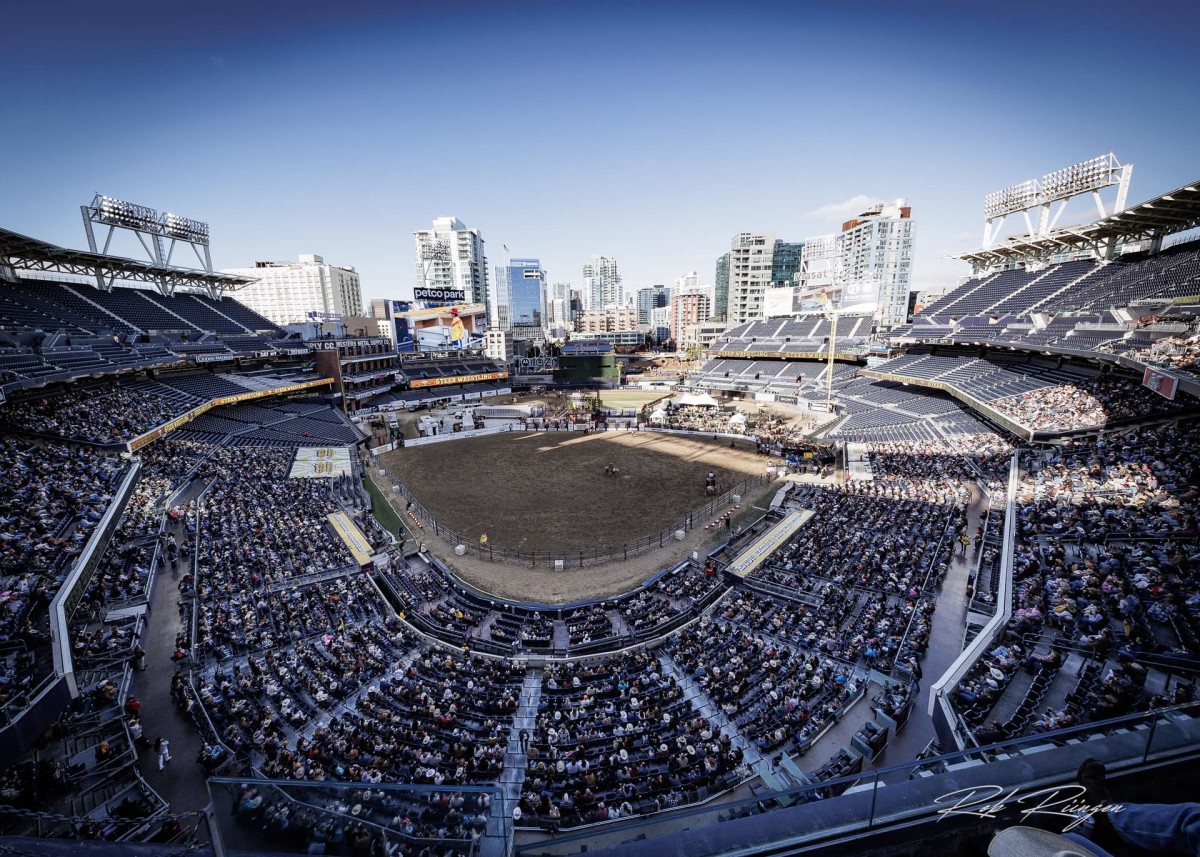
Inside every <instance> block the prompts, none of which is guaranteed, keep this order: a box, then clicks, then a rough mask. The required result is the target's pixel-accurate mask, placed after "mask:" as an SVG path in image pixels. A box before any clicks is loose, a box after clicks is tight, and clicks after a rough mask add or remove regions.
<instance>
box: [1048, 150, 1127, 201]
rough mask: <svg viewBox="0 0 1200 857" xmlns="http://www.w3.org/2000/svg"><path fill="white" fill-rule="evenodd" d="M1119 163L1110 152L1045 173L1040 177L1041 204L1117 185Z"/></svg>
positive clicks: (1119, 175)
mask: <svg viewBox="0 0 1200 857" xmlns="http://www.w3.org/2000/svg"><path fill="white" fill-rule="evenodd" d="M1120 180H1121V163H1120V162H1119V161H1118V160H1117V156H1116V155H1114V154H1113V153H1112V152H1109V153H1108V154H1107V155H1099V156H1098V157H1095V158H1089V159H1088V160H1086V161H1080V162H1079V163H1078V164H1072V165H1071V166H1069V167H1063V168H1062V169H1061V170H1055V171H1054V172H1052V173H1046V175H1044V176H1042V182H1041V183H1042V200H1041V201H1042V202H1043V203H1046V202H1053V201H1054V200H1057V199H1066V198H1068V197H1072V196H1075V195H1076V194H1080V193H1087V192H1088V191H1092V190H1100V188H1104V187H1108V186H1109V185H1114V184H1117V183H1118V182H1119V181H1120Z"/></svg>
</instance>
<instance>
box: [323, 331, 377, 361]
mask: <svg viewBox="0 0 1200 857" xmlns="http://www.w3.org/2000/svg"><path fill="white" fill-rule="evenodd" d="M386 341H387V340H386V339H384V337H382V336H380V337H378V338H376V339H316V340H313V341H312V342H310V343H309V346H310V347H311V348H312V350H313V351H337V350H338V349H339V348H370V347H372V346H375V345H379V344H380V343H382V342H386ZM380 356H381V357H382V356H384V355H380Z"/></svg>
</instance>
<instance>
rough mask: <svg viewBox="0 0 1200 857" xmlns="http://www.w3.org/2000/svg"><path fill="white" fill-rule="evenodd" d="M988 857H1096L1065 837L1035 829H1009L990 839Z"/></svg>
mask: <svg viewBox="0 0 1200 857" xmlns="http://www.w3.org/2000/svg"><path fill="white" fill-rule="evenodd" d="M987 853H988V854H989V855H990V857H1097V855H1099V854H1100V853H1102V852H1099V851H1093V850H1092V849H1091V848H1088V847H1086V846H1084V845H1080V844H1078V843H1077V842H1075V841H1074V840H1072V839H1067V838H1066V837H1065V836H1059V835H1058V834H1057V833H1050V832H1049V831H1046V830H1038V829H1037V828H1036V827H1022V826H1021V825H1017V826H1016V827H1010V828H1008V829H1007V830H1001V831H1000V832H999V833H997V834H996V835H995V836H994V837H992V841H991V844H989V845H988V851H987Z"/></svg>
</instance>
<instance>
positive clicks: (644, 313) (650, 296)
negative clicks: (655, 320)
mask: <svg viewBox="0 0 1200 857" xmlns="http://www.w3.org/2000/svg"><path fill="white" fill-rule="evenodd" d="M670 303H671V290H670V289H669V288H667V287H666V286H651V287H650V288H648V289H638V292H637V320H638V326H639V327H640V328H641V329H642V330H646V329H647V328H648V327H650V313H651V311H652V310H654V309H656V308H657V307H665V306H668V305H670Z"/></svg>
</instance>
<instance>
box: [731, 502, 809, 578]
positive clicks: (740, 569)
mask: <svg viewBox="0 0 1200 857" xmlns="http://www.w3.org/2000/svg"><path fill="white" fill-rule="evenodd" d="M812 516H813V513H812V512H811V511H810V510H808V509H801V510H798V511H795V512H790V513H789V514H788V515H787V517H785V518H784V519H783V520H782V521H780V522H779V523H778V524H776V525H775V526H774V527H772V528H771V529H769V530H767V531H766V532H765V533H763V534H762V535H761V536H759V537H758V539H757V540H756V541H755V542H754V543H753V544H752V545H750V547H748V548H746V550H744V551H742V552H741V553H740V554H738V557H737V559H735V560H734V561H733V562H732V563H731V564H730V566H729V573H730V574H732V575H734V576H736V577H741V578H745V577H747V576H748V575H749V574H750V573H751V572H753V571H754V570H755V569H756V568H758V567H759V566H760V565H762V564H763V563H764V562H765V561H766V559H767V557H769V556H770V555H771V554H773V553H774V552H775V551H776V550H778V549H779V548H780V547H782V546H783V545H784V544H785V543H786V542H787V540H788V539H789V538H791V537H792V534H793V533H795V532H796V530H798V529H800V528H801V527H803V526H804V525H805V524H806V523H808V519H809V518H811V517H812Z"/></svg>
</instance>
